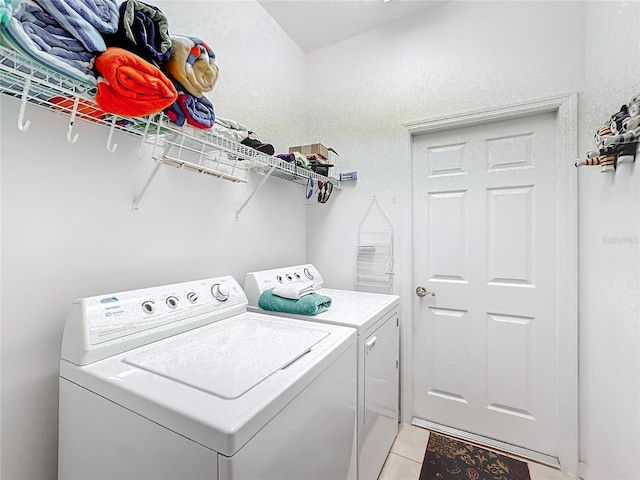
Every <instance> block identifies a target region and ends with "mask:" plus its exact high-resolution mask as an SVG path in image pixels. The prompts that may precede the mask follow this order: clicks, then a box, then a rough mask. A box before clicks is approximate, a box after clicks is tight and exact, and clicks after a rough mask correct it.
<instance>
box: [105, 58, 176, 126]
mask: <svg viewBox="0 0 640 480" xmlns="http://www.w3.org/2000/svg"><path fill="white" fill-rule="evenodd" d="M96 70H98V72H99V73H100V75H101V77H100V78H99V79H98V92H97V93H96V103H97V104H98V106H99V107H100V108H101V109H102V110H104V111H105V112H107V113H115V114H117V115H122V116H124V117H143V116H145V115H150V114H152V113H156V112H160V111H162V110H164V109H165V108H167V107H168V106H169V105H171V104H172V103H173V102H175V101H176V99H177V98H178V92H177V91H176V89H175V87H174V86H173V84H172V83H171V80H169V79H168V78H167V77H166V75H164V74H163V73H162V72H161V71H160V70H159V69H158V68H157V67H154V66H153V65H151V64H150V63H149V62H147V61H145V60H143V59H142V58H140V57H139V56H137V55H136V54H135V53H132V52H129V51H127V50H124V49H122V48H118V47H109V48H108V49H107V50H106V51H105V52H104V53H103V54H102V55H99V56H98V57H97V58H96Z"/></svg>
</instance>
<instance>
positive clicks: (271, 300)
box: [258, 289, 331, 315]
mask: <svg viewBox="0 0 640 480" xmlns="http://www.w3.org/2000/svg"><path fill="white" fill-rule="evenodd" d="M258 306H259V307H260V308H261V309H263V310H269V311H270V312H282V313H295V314H298V315H317V314H318V313H322V312H324V311H325V310H327V309H328V308H329V307H330V306H331V299H330V298H329V297H326V296H324V295H320V294H318V293H310V294H309V295H305V296H303V297H302V298H300V299H299V300H291V299H290V298H284V297H279V296H277V295H274V294H273V289H270V290H265V291H264V292H262V295H260V298H259V299H258Z"/></svg>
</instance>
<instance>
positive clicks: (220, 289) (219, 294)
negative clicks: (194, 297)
mask: <svg viewBox="0 0 640 480" xmlns="http://www.w3.org/2000/svg"><path fill="white" fill-rule="evenodd" d="M211 294H212V295H213V296H214V298H215V299H216V300H218V301H220V302H224V301H226V300H228V299H229V287H228V286H226V285H221V284H219V283H216V284H215V285H214V286H212V287H211Z"/></svg>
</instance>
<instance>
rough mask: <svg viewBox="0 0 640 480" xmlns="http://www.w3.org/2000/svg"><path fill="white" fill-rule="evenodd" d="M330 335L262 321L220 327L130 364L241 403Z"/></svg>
mask: <svg viewBox="0 0 640 480" xmlns="http://www.w3.org/2000/svg"><path fill="white" fill-rule="evenodd" d="M328 335H329V332H327V331H324V330H318V329H311V328H305V327H302V326H294V325H287V324H279V323H274V322H270V321H268V320H264V319H260V318H247V319H246V320H244V321H242V322H225V321H224V320H223V321H221V322H219V323H218V325H217V328H215V329H211V330H208V331H192V332H188V333H187V334H183V335H178V336H175V337H172V338H170V339H167V340H165V341H162V342H158V343H157V344H155V345H153V346H150V347H149V348H144V349H143V350H142V351H139V352H138V353H134V354H132V355H129V356H127V357H126V358H125V359H124V362H125V363H127V364H129V365H132V366H134V367H137V368H140V369H143V370H146V371H148V372H151V373H153V374H155V375H159V376H162V377H165V378H167V379H170V380H173V381H175V382H179V383H182V384H184V385H187V386H190V387H192V388H196V389H199V390H202V391H205V392H208V393H211V394H213V395H217V396H219V397H221V398H225V399H232V398H237V397H240V396H241V395H243V394H244V393H246V392H247V391H249V390H250V389H251V388H253V387H254V386H256V385H257V384H259V383H260V382H262V381H263V380H264V379H266V378H267V377H269V376H270V375H272V374H273V373H275V372H276V371H278V370H280V369H283V368H284V367H286V366H288V365H290V364H292V363H293V362H294V361H296V360H297V359H298V358H300V357H301V356H303V355H304V354H305V353H307V352H309V351H311V348H312V347H313V346H314V345H315V344H317V343H318V342H320V341H321V340H322V339H323V338H325V337H327V336H328Z"/></svg>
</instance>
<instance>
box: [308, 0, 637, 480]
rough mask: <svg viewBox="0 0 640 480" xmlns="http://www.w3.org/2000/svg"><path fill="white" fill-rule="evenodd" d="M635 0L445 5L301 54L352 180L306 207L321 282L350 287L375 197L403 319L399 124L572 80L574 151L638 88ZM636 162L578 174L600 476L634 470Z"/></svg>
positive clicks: (553, 89) (514, 98)
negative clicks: (388, 236)
mask: <svg viewBox="0 0 640 480" xmlns="http://www.w3.org/2000/svg"><path fill="white" fill-rule="evenodd" d="M638 7H639V4H638V3H635V2H602V3H600V2H553V3H551V2H470V3H465V2H451V3H448V4H445V5H443V6H441V7H438V8H436V9H434V10H432V11H430V12H427V13H425V14H424V15H422V16H420V17H414V18H413V19H411V20H410V21H403V22H400V23H398V24H397V25H396V26H394V27H389V28H384V29H380V30H377V31H374V32H370V33H368V34H365V35H362V36H360V37H357V38H355V39H352V40H349V41H346V42H342V43H340V44H339V45H336V46H334V47H329V48H326V49H323V50H320V51H317V52H315V53H313V54H311V55H310V56H309V61H308V71H307V76H308V84H309V92H308V98H309V100H308V105H309V108H308V109H307V113H308V118H309V120H308V125H309V127H310V129H309V130H308V132H307V140H308V141H313V142H315V141H322V142H325V143H326V144H330V145H332V146H334V147H335V148H336V149H337V150H338V151H339V152H340V154H341V169H342V170H343V171H351V170H357V171H358V173H359V181H358V182H357V184H346V183H345V184H343V185H344V189H343V190H342V191H341V192H340V193H339V196H337V197H336V200H335V202H334V203H333V205H331V208H330V209H329V210H319V209H315V210H312V211H310V214H309V215H308V217H307V230H308V261H310V262H313V263H314V264H316V265H317V266H318V267H319V268H320V269H321V271H323V272H325V278H326V280H327V283H328V284H330V285H335V286H342V287H347V288H348V287H352V286H353V282H354V278H355V242H356V238H357V227H358V224H359V222H360V220H361V219H362V216H363V215H364V212H365V211H366V208H367V205H368V204H369V202H370V199H371V196H372V195H377V196H378V198H379V200H380V202H381V204H382V206H383V208H385V210H386V211H387V214H388V215H389V216H390V218H391V220H392V222H393V223H394V226H395V232H396V277H395V282H396V286H395V291H396V293H398V294H400V295H401V296H402V313H403V318H404V319H405V321H406V319H407V318H408V316H409V315H410V312H411V301H412V295H413V293H412V290H413V288H415V286H414V285H413V284H412V281H411V276H410V272H411V257H410V248H411V223H410V222H411V215H410V201H411V199H410V192H409V185H410V172H409V148H408V146H409V144H408V138H407V134H406V131H405V129H404V128H403V127H402V123H405V122H409V121H413V120H418V119H427V118H437V117H441V116H448V115H451V114H455V113H458V112H469V111H473V110H477V109H481V108H486V107H491V106H498V105H505V104H509V103H511V102H520V101H525V100H531V99H536V98H541V97H545V96H552V95H557V94H564V93H570V92H574V91H577V92H580V93H581V95H580V96H579V105H580V113H579V128H580V130H579V131H580V146H579V147H580V148H579V149H580V151H581V152H584V151H586V150H588V149H591V148H592V147H593V144H592V138H593V133H594V131H595V129H596V128H597V126H598V125H599V124H600V123H601V122H602V121H603V120H604V119H605V118H606V117H607V116H608V115H610V114H611V113H613V112H615V111H616V110H617V109H618V108H619V107H620V105H621V104H622V103H626V102H628V101H629V99H630V98H631V96H632V95H633V94H635V93H637V92H639V91H640V80H638V79H640V74H639V72H638V69H639V68H640V64H639V63H638V62H637V61H635V60H634V59H635V58H636V57H637V55H635V54H634V53H632V52H635V53H637V52H638V51H639V49H640V40H639V37H638V35H639V33H638V30H637V22H638V20H640V15H639V11H638ZM604 25H609V26H610V27H611V26H612V27H611V28H603V26H604ZM569 161H571V159H569ZM636 169H637V167H636V166H635V165H622V166H621V168H620V171H619V172H618V173H617V174H616V175H604V174H600V173H599V171H598V169H586V168H583V169H581V170H580V172H579V175H580V183H579V188H580V193H579V202H580V207H579V208H580V216H579V222H580V237H579V243H580V305H579V309H580V342H581V349H580V362H581V373H580V384H581V389H580V403H581V411H580V439H581V450H582V458H583V460H584V461H585V462H586V463H587V464H588V467H589V470H590V472H591V475H592V478H597V479H614V478H615V479H623V478H629V479H631V478H638V477H640V470H639V468H638V464H637V462H638V460H637V453H634V452H637V451H638V447H639V445H638V438H639V421H638V406H639V404H640V399H639V395H638V389H639V387H638V379H639V376H638V365H639V358H638V351H639V348H638V347H639V335H638V277H639V270H638V224H639V220H638V218H639V215H638V195H639V193H638V178H637V175H638V174H637V172H636ZM328 226H330V227H331V228H328ZM611 239H613V240H611ZM618 239H622V240H618ZM406 324H407V323H405V325H406ZM410 340H411V332H410V331H407V329H406V328H405V330H404V331H403V341H404V342H408V341H410ZM403 360H404V364H405V365H406V364H407V360H409V359H408V358H403ZM404 373H405V375H406V369H405V370H404ZM404 405H405V406H406V405H407V404H406V402H405V403H404ZM403 418H404V420H405V421H407V420H408V419H409V418H410V412H407V411H405V412H404V417H403Z"/></svg>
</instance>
